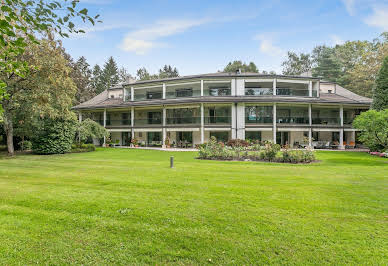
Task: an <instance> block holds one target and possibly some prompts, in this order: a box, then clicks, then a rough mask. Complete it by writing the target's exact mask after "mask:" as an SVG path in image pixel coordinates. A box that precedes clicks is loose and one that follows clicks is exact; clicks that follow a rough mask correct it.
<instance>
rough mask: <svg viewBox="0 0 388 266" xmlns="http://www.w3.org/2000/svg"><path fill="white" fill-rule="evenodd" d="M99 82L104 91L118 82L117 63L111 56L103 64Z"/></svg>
mask: <svg viewBox="0 0 388 266" xmlns="http://www.w3.org/2000/svg"><path fill="white" fill-rule="evenodd" d="M101 80H102V82H103V84H104V87H105V89H109V88H111V87H113V86H114V85H116V84H117V83H118V82H119V74H118V67H117V63H116V61H115V60H114V59H113V57H112V56H111V57H109V58H108V60H107V61H106V62H105V64H104V69H103V70H102V76H101Z"/></svg>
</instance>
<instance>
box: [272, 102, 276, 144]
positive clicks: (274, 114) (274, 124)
mask: <svg viewBox="0 0 388 266" xmlns="http://www.w3.org/2000/svg"><path fill="white" fill-rule="evenodd" d="M272 114H273V117H272V120H273V124H272V132H273V143H276V103H274V104H273V107H272Z"/></svg>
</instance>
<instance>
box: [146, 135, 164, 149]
mask: <svg viewBox="0 0 388 266" xmlns="http://www.w3.org/2000/svg"><path fill="white" fill-rule="evenodd" d="M161 141H162V133H161V132H147V143H148V145H149V146H153V145H160V144H161Z"/></svg>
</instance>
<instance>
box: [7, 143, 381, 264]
mask: <svg viewBox="0 0 388 266" xmlns="http://www.w3.org/2000/svg"><path fill="white" fill-rule="evenodd" d="M171 155H173V156H174V157H175V168H173V169H170V168H169V157H170V156H171ZM195 156H196V153H195V152H175V153H173V152H163V151H150V150H129V149H98V151H96V152H92V153H80V154H66V155H53V156H38V155H19V156H17V157H16V158H12V159H9V158H6V157H5V156H2V157H0V264H35V263H38V264H70V263H74V264H207V263H213V264H245V265H247V264H264V263H265V264H268V263H270V264H280V263H281V264H387V263H388V160H387V159H383V158H377V157H372V156H369V155H368V154H366V153H356V152H317V156H318V159H319V160H320V161H321V162H319V163H314V164H310V165H290V164H276V163H274V164H271V163H260V162H218V161H205V160H197V159H194V157H195Z"/></svg>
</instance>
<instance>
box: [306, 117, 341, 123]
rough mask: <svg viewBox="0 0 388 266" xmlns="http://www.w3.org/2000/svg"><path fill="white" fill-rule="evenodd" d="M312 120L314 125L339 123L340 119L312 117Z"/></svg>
mask: <svg viewBox="0 0 388 266" xmlns="http://www.w3.org/2000/svg"><path fill="white" fill-rule="evenodd" d="M312 122H313V124H314V125H339V124H340V123H341V119H340V118H339V117H322V118H321V117H313V118H312Z"/></svg>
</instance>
